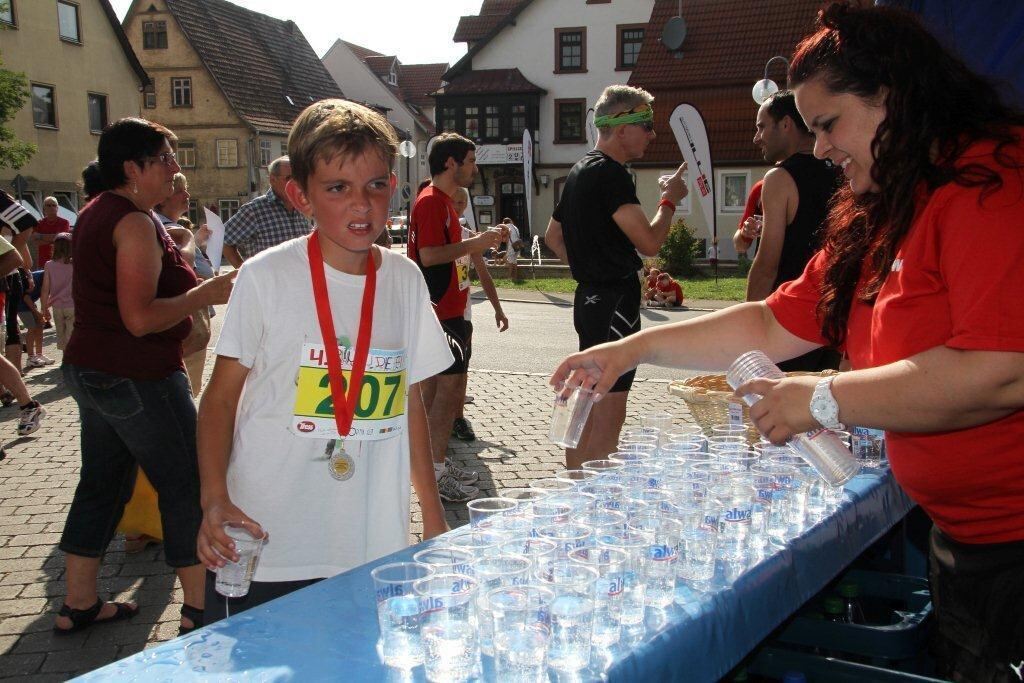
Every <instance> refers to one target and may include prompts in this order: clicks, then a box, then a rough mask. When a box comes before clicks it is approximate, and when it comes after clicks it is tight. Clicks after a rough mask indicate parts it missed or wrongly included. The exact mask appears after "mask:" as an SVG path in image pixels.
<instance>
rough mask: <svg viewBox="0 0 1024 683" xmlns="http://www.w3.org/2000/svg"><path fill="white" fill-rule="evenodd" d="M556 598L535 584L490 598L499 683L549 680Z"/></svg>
mask: <svg viewBox="0 0 1024 683" xmlns="http://www.w3.org/2000/svg"><path fill="white" fill-rule="evenodd" d="M554 597H555V594H554V591H552V590H551V589H549V588H544V587H542V586H538V585H535V584H529V585H526V586H509V587H503V588H495V589H494V590H492V591H491V592H489V593H488V594H487V605H488V613H489V615H490V618H491V622H492V623H491V628H492V632H493V633H494V643H493V646H494V668H495V673H496V677H497V680H500V681H505V682H508V683H540V682H541V681H547V680H548V677H547V656H548V643H549V641H550V639H551V602H552V601H553V600H554Z"/></svg>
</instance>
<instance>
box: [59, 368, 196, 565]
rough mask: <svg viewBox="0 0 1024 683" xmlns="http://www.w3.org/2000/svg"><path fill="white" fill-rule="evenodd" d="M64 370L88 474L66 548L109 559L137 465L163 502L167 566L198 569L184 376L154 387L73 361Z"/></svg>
mask: <svg viewBox="0 0 1024 683" xmlns="http://www.w3.org/2000/svg"><path fill="white" fill-rule="evenodd" d="M61 370H62V371H63V373H64V380H65V382H66V383H67V386H68V389H69V391H70V392H71V396H72V397H73V398H74V399H75V402H76V403H78V412H79V415H80V417H81V423H82V437H81V439H82V471H81V478H80V480H79V482H78V488H76V489H75V497H74V500H73V501H72V502H71V510H70V511H69V512H68V519H67V522H66V523H65V524H64V533H63V535H62V536H61V540H60V549H61V550H63V551H64V552H66V553H72V554H74V555H80V556H82V557H101V556H102V555H103V553H104V551H105V550H106V548H107V545H108V544H109V543H110V539H111V538H112V537H113V535H114V531H115V529H116V528H117V524H118V522H120V521H121V515H122V514H123V513H124V506H125V504H126V503H127V502H128V500H129V499H131V496H132V491H133V490H134V487H135V472H136V465H138V466H139V467H141V468H142V471H143V472H145V473H146V476H147V477H148V478H149V481H150V482H151V483H152V484H153V488H155V489H156V492H157V495H158V496H159V499H160V503H159V505H160V516H161V521H162V523H163V532H164V556H165V558H166V561H167V564H169V565H170V566H172V567H190V566H192V565H195V564H198V563H199V559H198V557H197V556H196V537H197V536H198V534H199V525H200V523H201V522H202V509H201V508H200V506H199V467H198V462H197V459H196V407H195V403H194V402H193V401H192V392H191V390H190V389H189V384H188V377H187V376H186V375H185V372H184V371H183V370H182V371H177V372H175V373H173V374H171V375H170V376H168V377H166V378H164V379H161V380H152V381H149V380H134V379H129V378H127V377H119V376H117V375H111V374H108V373H105V372H98V371H96V370H88V369H86V368H80V367H76V366H74V365H69V364H67V363H65V364H64V365H63V366H61Z"/></svg>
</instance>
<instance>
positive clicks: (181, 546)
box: [54, 119, 233, 634]
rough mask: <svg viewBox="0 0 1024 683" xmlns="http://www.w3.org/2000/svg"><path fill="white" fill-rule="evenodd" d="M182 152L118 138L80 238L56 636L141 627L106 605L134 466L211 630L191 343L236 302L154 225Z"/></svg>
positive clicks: (139, 123) (151, 140)
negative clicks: (104, 568) (73, 472)
mask: <svg viewBox="0 0 1024 683" xmlns="http://www.w3.org/2000/svg"><path fill="white" fill-rule="evenodd" d="M176 141H177V138H176V137H175V136H174V134H173V133H172V132H171V131H169V130H167V129H166V128H164V127H163V126H160V125H159V124H155V123H151V122H149V121H145V120H143V119H121V120H120V121H117V122H116V123H114V124H112V125H111V126H109V127H108V128H107V129H106V130H105V131H104V132H103V135H102V136H101V137H100V142H99V159H98V162H99V164H98V165H99V171H100V174H101V176H102V179H103V183H104V184H105V186H106V191H105V192H102V193H101V194H99V196H97V197H95V198H93V200H92V201H91V202H90V203H89V205H88V206H86V207H85V208H84V209H83V210H82V212H81V214H80V215H79V218H78V223H77V225H76V227H75V231H74V236H73V241H72V254H73V258H74V261H75V271H74V275H73V281H72V288H73V292H74V294H73V296H74V302H75V309H76V311H75V331H74V332H73V333H72V336H71V339H70V341H69V342H68V346H67V349H66V351H65V353H64V363H63V365H62V368H61V369H62V371H63V374H64V379H65V381H66V382H67V385H68V389H69V391H70V393H71V395H72V397H73V398H74V399H75V402H76V403H77V404H78V409H79V415H80V420H81V425H82V437H81V444H82V468H81V478H80V480H79V483H78V487H77V489H76V490H75V497H74V500H73V501H72V503H71V509H70V510H69V512H68V518H67V522H66V523H65V526H64V533H63V535H62V536H61V541H60V548H61V550H63V551H64V552H65V554H66V567H67V568H66V578H67V586H68V595H67V598H66V600H65V603H64V606H63V607H62V608H61V609H60V612H59V613H58V616H57V620H56V623H55V624H54V631H55V632H56V633H58V634H66V633H70V632H72V631H79V630H82V629H84V628H88V627H90V626H92V625H94V624H99V623H104V622H111V621H118V620H121V619H125V618H129V617H132V616H134V615H135V614H136V613H138V607H137V606H136V605H135V604H133V603H112V602H108V603H104V602H103V601H102V600H101V599H100V598H99V597H98V596H97V592H96V580H97V577H98V575H99V566H100V558H101V557H102V555H103V553H104V552H105V551H106V548H107V545H108V544H109V543H110V540H111V537H112V536H113V534H114V529H115V527H116V526H117V523H118V521H119V520H120V519H121V515H122V513H123V512H124V506H125V503H126V502H127V501H128V499H129V498H130V497H131V492H132V489H133V487H134V483H135V472H136V466H138V467H141V468H142V470H143V472H145V474H146V476H147V477H148V478H149V480H150V481H151V482H152V484H153V486H154V488H155V489H156V491H157V494H158V495H159V505H160V515H161V522H162V525H163V535H164V544H165V546H164V551H165V552H164V554H165V558H166V561H167V564H169V565H170V566H172V567H174V568H175V569H176V571H177V574H178V578H179V579H180V580H181V584H182V589H183V591H184V594H185V599H184V603H185V604H184V606H183V607H182V621H181V631H182V632H187V631H190V630H192V629H193V628H195V627H197V626H201V625H202V610H203V590H204V582H205V574H204V568H203V566H202V565H201V564H199V560H198V558H197V557H196V536H197V533H198V530H199V523H200V521H201V519H202V511H201V509H200V506H199V473H198V465H197V459H196V410H195V404H194V403H193V401H192V395H191V391H190V389H189V383H188V379H187V377H186V376H185V372H184V367H183V364H182V348H181V342H182V340H183V339H185V337H186V336H187V335H188V333H189V330H190V329H191V328H192V319H191V314H192V313H193V312H194V311H196V310H197V309H199V308H203V307H206V306H210V305H213V304H220V303H224V302H225V301H227V298H228V295H229V293H230V291H231V279H232V276H231V275H226V276H222V277H218V278H212V279H210V280H206V281H205V282H203V283H202V284H201V285H197V280H196V276H195V274H194V273H193V272H192V269H191V268H190V267H189V266H188V265H187V264H186V263H185V261H184V260H183V259H182V256H181V253H180V252H179V251H178V249H177V247H176V246H175V245H174V243H173V242H172V240H171V238H170V237H169V236H168V234H167V231H166V230H165V229H164V227H163V225H161V224H160V222H159V221H158V220H157V218H156V216H155V214H154V213H153V207H154V206H155V205H156V204H157V203H158V202H160V201H162V200H164V199H165V198H166V197H167V196H169V195H170V193H171V192H172V185H171V182H172V178H173V177H174V174H175V173H177V172H178V171H180V170H181V169H180V167H179V166H178V164H177V161H176V159H175V156H174V151H173V148H172V145H173V144H174V143H175V142H176ZM232 275H233V274H232Z"/></svg>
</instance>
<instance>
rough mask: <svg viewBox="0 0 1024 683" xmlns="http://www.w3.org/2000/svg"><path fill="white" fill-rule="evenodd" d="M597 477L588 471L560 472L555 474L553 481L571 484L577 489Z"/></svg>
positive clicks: (594, 473)
mask: <svg viewBox="0 0 1024 683" xmlns="http://www.w3.org/2000/svg"><path fill="white" fill-rule="evenodd" d="M596 476H597V473H596V472H590V471H589V470H582V469H581V470H561V471H560V472H555V479H561V480H563V481H568V482H571V483H572V485H573V486H575V487H576V488H577V489H578V488H579V487H580V486H583V485H584V484H586V483H587V482H588V481H591V480H592V479H593V478H594V477H596Z"/></svg>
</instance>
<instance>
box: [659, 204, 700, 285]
mask: <svg viewBox="0 0 1024 683" xmlns="http://www.w3.org/2000/svg"><path fill="white" fill-rule="evenodd" d="M699 246H700V242H698V241H697V238H696V237H694V236H693V231H692V230H691V229H690V227H689V226H688V225H687V224H686V223H685V222H684V221H683V219H681V218H680V219H679V220H677V221H676V222H675V223H673V224H672V228H671V229H670V230H669V233H668V237H666V238H665V243H664V244H663V245H661V249H660V250H659V251H658V258H660V259H661V263H662V265H663V267H664V270H667V271H668V272H669V273H671V274H672V275H675V276H677V277H685V276H687V275H693V274H694V272H695V271H694V267H693V259H694V258H695V257H697V256H698V255H699V254H698V253H697V252H698V249H699Z"/></svg>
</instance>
